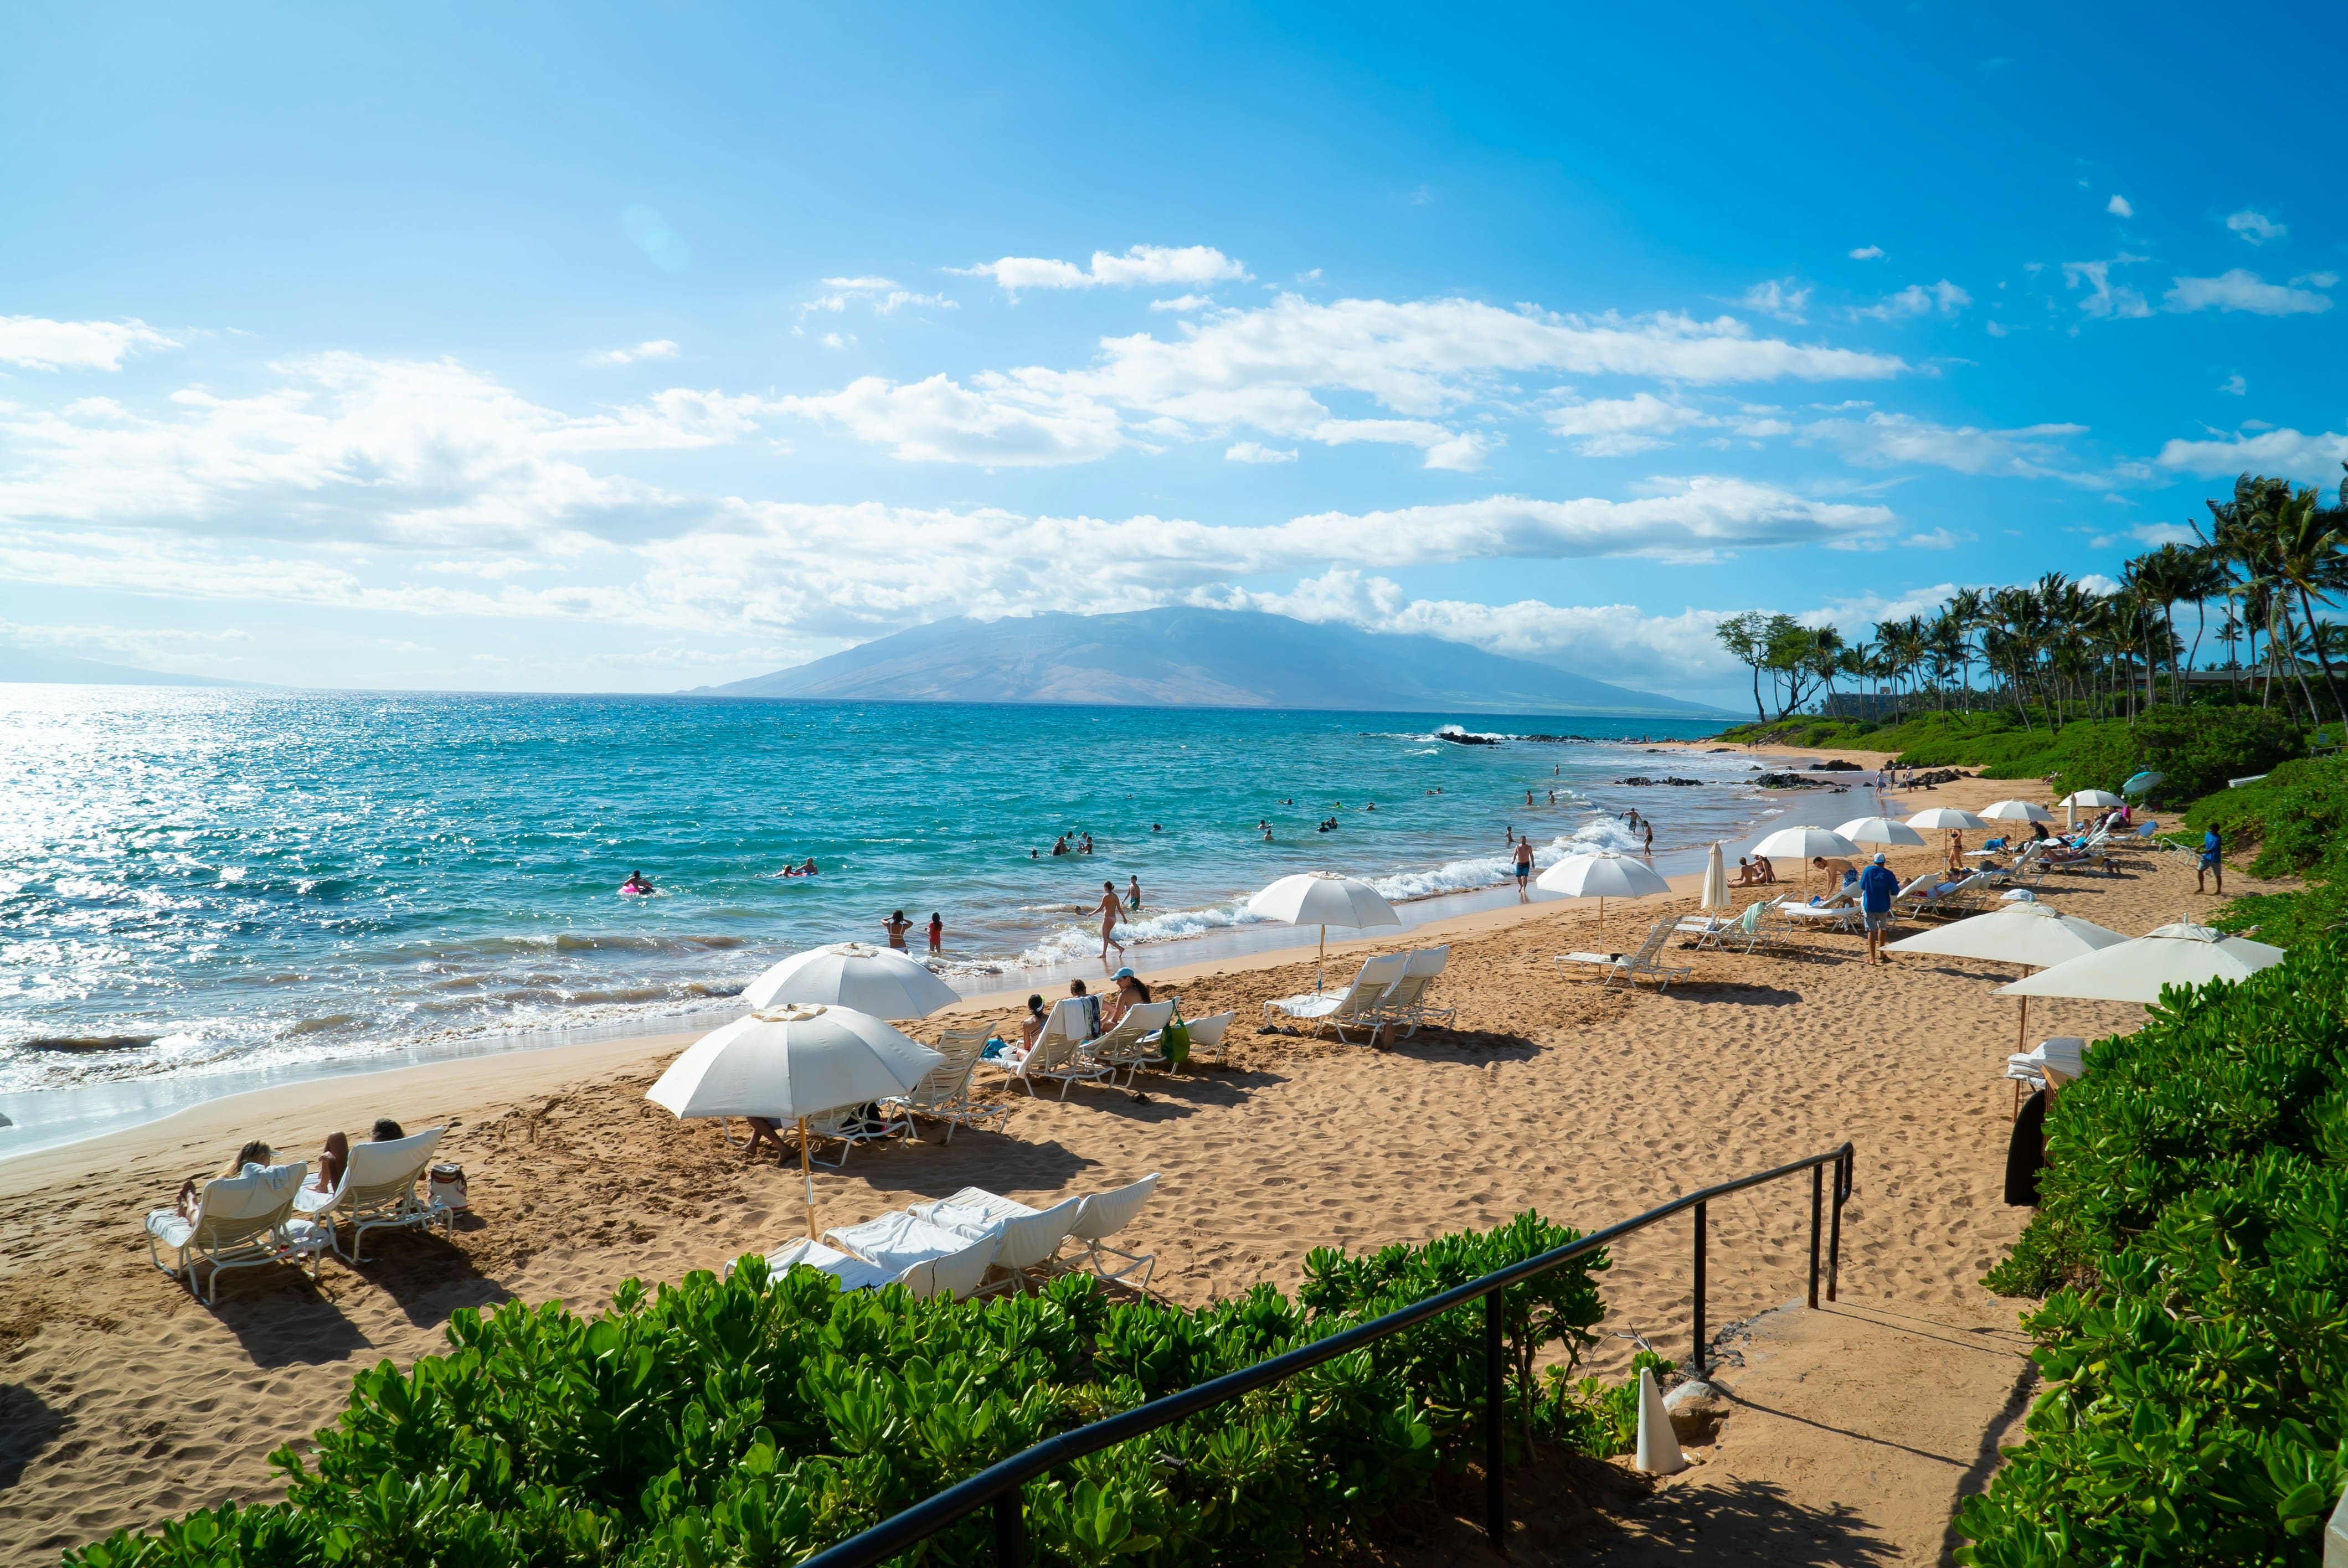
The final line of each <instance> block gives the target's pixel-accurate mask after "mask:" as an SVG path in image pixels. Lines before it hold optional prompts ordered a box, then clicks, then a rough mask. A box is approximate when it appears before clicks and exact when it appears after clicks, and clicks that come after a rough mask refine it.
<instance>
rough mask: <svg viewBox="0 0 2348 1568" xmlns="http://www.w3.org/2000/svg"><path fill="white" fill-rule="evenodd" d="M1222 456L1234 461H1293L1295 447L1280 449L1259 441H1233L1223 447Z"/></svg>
mask: <svg viewBox="0 0 2348 1568" xmlns="http://www.w3.org/2000/svg"><path fill="white" fill-rule="evenodd" d="M1223 456H1225V457H1226V458H1229V459H1230V460H1231V462H1234V463H1293V462H1295V461H1296V449H1295V448H1294V447H1289V448H1288V449H1287V450H1285V451H1282V450H1281V449H1280V448H1278V447H1273V446H1265V445H1264V444H1263V443H1262V442H1261V441H1235V442H1233V443H1232V444H1231V446H1229V447H1227V448H1225V450H1224V452H1223Z"/></svg>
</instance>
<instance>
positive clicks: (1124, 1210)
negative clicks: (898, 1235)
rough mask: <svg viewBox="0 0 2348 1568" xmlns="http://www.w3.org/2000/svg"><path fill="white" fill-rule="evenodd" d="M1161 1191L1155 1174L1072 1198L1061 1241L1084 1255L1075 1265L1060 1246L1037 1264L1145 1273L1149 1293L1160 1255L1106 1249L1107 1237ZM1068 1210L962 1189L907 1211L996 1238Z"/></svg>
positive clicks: (1117, 1275)
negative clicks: (1116, 1262)
mask: <svg viewBox="0 0 2348 1568" xmlns="http://www.w3.org/2000/svg"><path fill="white" fill-rule="evenodd" d="M1157 1190H1158V1173H1157V1172H1155V1171H1152V1172H1151V1173H1149V1174H1148V1175H1146V1176H1144V1177H1142V1178H1141V1180H1139V1181H1138V1182H1134V1183H1130V1184H1128V1185H1126V1186H1122V1187H1117V1188H1115V1189H1113V1190H1111V1191H1109V1192H1106V1193H1095V1194H1090V1195H1089V1196H1086V1197H1084V1198H1081V1199H1072V1200H1069V1201H1070V1202H1074V1203H1076V1204H1078V1207H1077V1209H1076V1213H1075V1214H1074V1215H1073V1216H1071V1218H1070V1219H1069V1222H1068V1224H1067V1225H1066V1229H1065V1232H1064V1234H1063V1235H1062V1238H1061V1239H1062V1241H1063V1242H1067V1241H1074V1242H1076V1243H1078V1244H1080V1245H1082V1246H1083V1247H1084V1249H1085V1251H1084V1255H1082V1256H1081V1257H1079V1258H1076V1260H1074V1261H1073V1262H1068V1261H1064V1260H1062V1259H1061V1258H1060V1257H1059V1256H1058V1250H1059V1244H1055V1246H1054V1251H1053V1255H1051V1256H1048V1257H1045V1258H1044V1259H1042V1260H1041V1261H1040V1263H1039V1264H1038V1265H1036V1266H1049V1267H1053V1268H1057V1269H1059V1270H1061V1271H1063V1272H1074V1271H1075V1270H1076V1269H1077V1268H1080V1267H1083V1266H1086V1265H1089V1266H1091V1268H1092V1270H1093V1272H1094V1273H1095V1274H1097V1275H1098V1276H1100V1277H1101V1278H1103V1279H1115V1280H1123V1279H1127V1278H1128V1276H1131V1275H1132V1274H1133V1273H1134V1272H1135V1271H1136V1270H1138V1271H1139V1272H1140V1274H1141V1281H1140V1288H1142V1289H1145V1290H1146V1289H1148V1286H1149V1276H1150V1274H1151V1273H1152V1272H1153V1271H1154V1270H1155V1268H1156V1266H1157V1256H1156V1255H1155V1254H1150V1255H1136V1254H1134V1253H1129V1252H1120V1251H1119V1250H1117V1248H1116V1247H1113V1246H1110V1245H1107V1238H1108V1237H1110V1236H1112V1235H1117V1233H1118V1232H1119V1231H1122V1230H1123V1229H1125V1227H1126V1226H1128V1225H1131V1224H1132V1223H1133V1221H1134V1217H1135V1216H1136V1215H1138V1214H1140V1213H1141V1210H1142V1205H1144V1204H1147V1203H1148V1201H1149V1195H1150V1194H1152V1193H1154V1192H1156V1191H1157ZM1067 1206H1068V1204H1067V1203H1062V1204H1056V1205H1055V1206H1054V1207H1052V1208H1049V1209H1040V1210H1039V1209H1034V1208H1030V1207H1028V1206H1027V1205H1026V1204H1023V1203H1020V1202H1018V1201H1017V1200H1016V1199H1013V1198H1005V1197H999V1196H997V1195H996V1194H993V1193H990V1192H988V1191H987V1190H986V1189H985V1188H983V1187H964V1188H963V1190H962V1191H960V1192H958V1193H956V1194H953V1196H952V1197H950V1198H941V1199H939V1200H938V1201H937V1202H936V1203H932V1204H911V1205H910V1206H909V1209H908V1212H909V1213H911V1214H917V1215H922V1216H924V1217H928V1218H930V1219H931V1221H932V1223H933V1224H940V1223H947V1224H951V1225H952V1226H953V1228H955V1229H958V1230H960V1231H962V1232H963V1234H964V1235H973V1236H976V1235H993V1234H996V1233H997V1231H998V1230H999V1229H1000V1228H1001V1227H1005V1226H1008V1225H1011V1224H1012V1223H1014V1222H1017V1223H1021V1224H1025V1223H1028V1222H1030V1221H1032V1220H1033V1219H1034V1218H1035V1216H1037V1215H1039V1214H1057V1213H1059V1212H1060V1210H1062V1209H1065V1208H1066V1207H1067ZM940 1216H942V1218H941V1217H940ZM1048 1228H1049V1227H1043V1228H1042V1229H1039V1230H1038V1231H1037V1233H1036V1234H1037V1235H1042V1234H1044V1230H1045V1229H1048ZM1024 1252H1025V1249H1019V1250H1014V1249H1012V1248H1006V1249H1005V1251H1004V1256H1013V1255H1024ZM1107 1258H1119V1259H1122V1260H1123V1262H1124V1265H1125V1266H1123V1267H1122V1268H1116V1269H1112V1268H1111V1267H1109V1266H1108V1264H1107V1262H1106V1261H1105V1260H1106V1259H1107ZM998 1261H999V1260H998Z"/></svg>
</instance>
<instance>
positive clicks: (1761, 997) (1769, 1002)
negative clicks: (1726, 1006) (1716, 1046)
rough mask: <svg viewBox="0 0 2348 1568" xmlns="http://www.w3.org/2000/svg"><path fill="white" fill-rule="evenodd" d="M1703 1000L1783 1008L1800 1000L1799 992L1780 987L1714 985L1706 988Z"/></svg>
mask: <svg viewBox="0 0 2348 1568" xmlns="http://www.w3.org/2000/svg"><path fill="white" fill-rule="evenodd" d="M1801 999H1802V993H1801V992H1799V991H1789V990H1787V989H1785V988H1784V987H1782V986H1750V985H1727V984H1722V985H1715V986H1711V987H1708V988H1706V989H1705V991H1704V1000H1705V1001H1708V1002H1728V1003H1730V1004H1732V1005H1734V1006H1736V1007H1748V1008H1785V1007H1792V1006H1794V1005H1795V1004H1796V1003H1797V1002H1799V1001H1800V1000H1801Z"/></svg>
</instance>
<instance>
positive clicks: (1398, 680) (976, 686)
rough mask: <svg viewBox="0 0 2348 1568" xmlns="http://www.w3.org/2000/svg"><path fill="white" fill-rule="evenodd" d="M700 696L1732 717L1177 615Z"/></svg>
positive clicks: (1072, 622)
mask: <svg viewBox="0 0 2348 1568" xmlns="http://www.w3.org/2000/svg"><path fill="white" fill-rule="evenodd" d="M693 694H695V695H702V696H728V697H780V698H801V699H810V700H828V701H838V702H1014V703H1017V702H1033V703H1042V704H1086V705H1098V706H1105V707H1191V708H1196V707H1212V708H1297V709H1322V710H1334V711H1340V712H1421V711H1427V710H1434V709H1459V710H1463V711H1467V712H1494V713H1506V712H1513V713H1525V712H1561V713H1590V714H1622V715H1632V716H1643V717H1655V718H1666V717H1676V718H1711V717H1715V716H1720V717H1727V716H1729V715H1727V713H1726V712H1725V710H1722V709H1718V708H1714V707H1711V706H1708V705H1706V704H1704V703H1697V702H1684V701H1682V700H1680V699H1678V698H1674V697H1667V696H1663V695H1661V694H1659V693H1655V692H1639V691H1634V690H1632V689H1631V688H1629V687H1624V686H1616V685H1612V684H1611V683H1609V682H1603V681H1595V680H1592V679H1591V678H1590V677H1588V676H1585V675H1580V674H1577V673H1575V672H1574V671H1570V670H1564V669H1560V668H1558V667H1556V666H1553V665H1549V664H1541V663H1536V662H1534V661H1530V660H1524V659H1511V658H1509V657H1507V656H1505V655H1503V654H1498V653H1488V652H1486V651H1483V650H1482V649H1478V648H1471V647H1469V646H1468V645H1467V644H1465V643H1459V642H1447V641H1444V640H1442V639H1440V638H1435V637H1425V636H1417V635H1413V634H1409V633H1393V632H1370V631H1363V630H1357V629H1355V628H1353V627H1346V626H1332V625H1327V624H1321V623H1315V622H1311V621H1303V620H1293V619H1292V618H1290V617H1288V616H1282V615H1272V614H1268V613H1265V612H1262V611H1256V610H1206V609H1199V608H1194V607H1190V606H1169V607H1165V608H1161V609H1158V610H1127V611H1120V612H1117V613H1111V614H1105V615H1076V614H1069V613H1065V612H1059V613H1052V614H1045V615H1033V616H1014V617H1006V618H1004V619H1003V620H992V621H981V620H970V619H968V618H960V619H956V620H938V621H931V622H928V623H926V624H924V625H922V626H917V627H913V628H911V629H909V630H904V631H901V632H897V633H895V634H893V635H891V636H888V637H882V638H876V639H875V640H873V641H870V642H866V643H861V644H859V645H858V646H857V647H854V648H850V649H846V650H844V651H840V652H839V653H834V654H829V655H828V656H826V657H824V658H821V659H817V660H812V661H809V662H808V663H805V664H800V665H797V666H794V667H792V668H790V669H788V670H778V671H771V672H769V673H767V674H765V675H757V676H752V677H750V678H748V679H747V680H742V681H734V682H726V683H724V684H722V685H716V686H702V687H696V688H695V689H694V692H693Z"/></svg>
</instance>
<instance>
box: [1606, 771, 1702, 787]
mask: <svg viewBox="0 0 2348 1568" xmlns="http://www.w3.org/2000/svg"><path fill="white" fill-rule="evenodd" d="M1614 782H1615V783H1616V784H1629V785H1630V786H1631V787H1632V788H1633V789H1656V788H1660V787H1662V786H1663V785H1664V784H1675V785H1677V786H1679V787H1680V788H1682V789H1685V788H1688V787H1689V786H1691V785H1695V786H1699V787H1700V786H1702V784H1704V781H1703V780H1702V779H1671V778H1663V779H1651V778H1649V777H1648V776H1647V775H1646V774H1632V775H1631V776H1630V777H1629V778H1626V779H1616V780H1615V781H1614Z"/></svg>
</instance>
